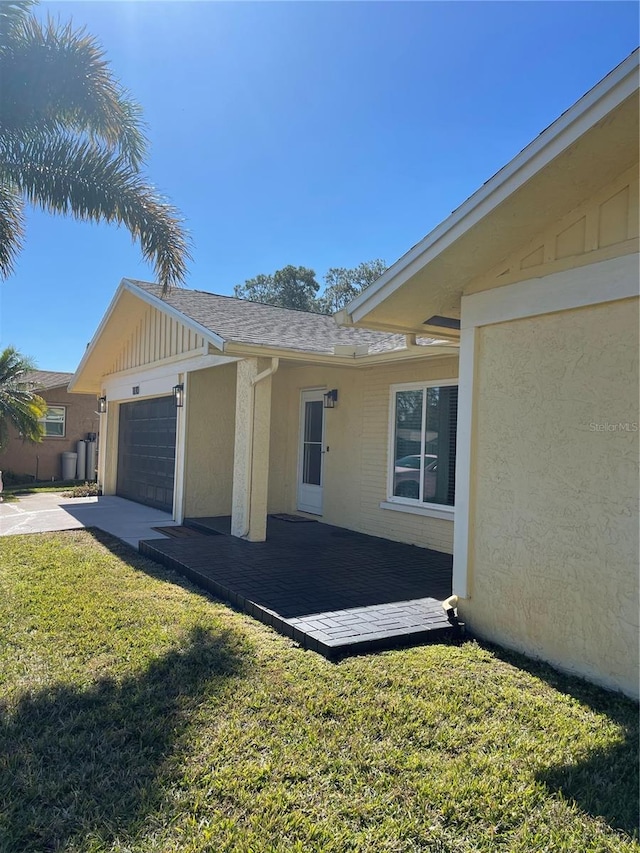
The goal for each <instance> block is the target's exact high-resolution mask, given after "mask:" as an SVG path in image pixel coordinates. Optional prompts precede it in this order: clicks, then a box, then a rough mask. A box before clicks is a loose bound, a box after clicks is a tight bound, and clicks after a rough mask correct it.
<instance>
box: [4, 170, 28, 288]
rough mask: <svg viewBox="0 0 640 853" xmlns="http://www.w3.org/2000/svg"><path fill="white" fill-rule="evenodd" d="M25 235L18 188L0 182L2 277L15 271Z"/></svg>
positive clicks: (22, 210) (6, 276)
mask: <svg viewBox="0 0 640 853" xmlns="http://www.w3.org/2000/svg"><path fill="white" fill-rule="evenodd" d="M23 237H24V203H23V201H22V197H21V196H20V194H19V193H18V192H16V190H15V189H14V188H13V187H11V186H9V185H7V184H3V183H0V277H2V278H8V276H9V275H11V273H12V272H13V265H14V262H15V259H16V256H17V255H18V253H19V252H20V250H21V249H22V239H23Z"/></svg>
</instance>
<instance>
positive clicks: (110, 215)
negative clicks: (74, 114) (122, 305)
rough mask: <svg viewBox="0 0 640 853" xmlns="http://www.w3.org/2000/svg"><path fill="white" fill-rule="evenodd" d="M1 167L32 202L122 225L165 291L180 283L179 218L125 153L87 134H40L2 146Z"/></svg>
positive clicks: (183, 239) (185, 254)
mask: <svg viewBox="0 0 640 853" xmlns="http://www.w3.org/2000/svg"><path fill="white" fill-rule="evenodd" d="M0 169H2V171H3V172H4V173H5V174H6V176H7V178H8V179H9V180H10V181H12V182H13V183H14V184H15V186H16V187H17V188H18V189H19V190H20V191H21V192H22V193H24V195H25V196H26V198H27V200H28V201H29V202H30V203H31V204H34V205H37V206H39V207H42V208H44V209H45V210H48V211H50V212H52V213H62V214H71V215H73V216H75V217H76V218H78V219H84V220H88V221H94V222H97V221H100V220H103V221H106V222H117V223H119V224H122V225H125V226H126V228H127V229H128V230H129V231H130V232H131V235H132V237H133V238H134V239H136V240H139V242H140V245H141V248H142V253H143V256H144V258H145V259H146V260H148V261H150V262H152V263H153V264H154V266H155V270H156V275H157V278H158V281H159V283H160V284H161V285H162V287H163V290H164V291H165V292H166V291H168V290H169V289H170V288H171V287H174V286H179V285H180V284H183V283H184V279H185V276H186V264H187V261H188V260H189V259H190V254H189V240H188V237H187V235H186V232H185V230H184V227H183V221H182V220H181V218H180V217H179V215H178V212H177V211H176V209H175V208H174V207H172V206H171V205H170V204H168V203H167V202H166V201H165V200H164V199H163V198H162V197H161V196H160V195H159V194H158V193H157V192H156V190H155V189H154V188H153V187H152V186H150V185H149V184H147V183H146V182H145V180H144V178H143V176H141V175H140V174H139V173H138V172H137V171H136V170H134V169H132V168H131V166H130V164H129V163H128V162H127V161H126V160H124V159H123V158H121V157H114V156H113V155H112V154H111V153H110V152H109V151H104V150H101V149H99V148H97V147H96V146H95V145H92V144H91V143H90V142H88V141H86V140H84V141H83V140H80V141H79V140H76V139H74V138H72V137H69V136H59V137H56V138H48V139H47V138H45V137H42V136H39V137H36V138H35V139H33V140H31V141H30V142H27V143H18V142H15V140H14V141H13V143H12V144H9V145H7V146H5V148H4V150H0Z"/></svg>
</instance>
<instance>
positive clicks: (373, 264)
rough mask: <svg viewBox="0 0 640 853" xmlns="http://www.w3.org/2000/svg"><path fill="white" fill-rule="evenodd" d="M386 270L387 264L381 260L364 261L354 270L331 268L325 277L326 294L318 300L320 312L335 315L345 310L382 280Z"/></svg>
mask: <svg viewBox="0 0 640 853" xmlns="http://www.w3.org/2000/svg"><path fill="white" fill-rule="evenodd" d="M386 268H387V265H386V263H385V262H384V261H383V260H381V259H380V258H376V260H375V261H363V263H361V264H358V266H357V267H353V269H345V268H344V267H331V269H329V270H327V272H326V275H325V277H324V281H325V290H324V293H323V294H322V296H321V297H320V299H319V300H318V306H319V310H320V312H321V313H322V314H334V313H335V312H336V311H339V310H340V309H341V308H344V306H345V305H347V304H348V303H349V302H351V300H352V299H355V297H356V296H357V295H358V294H359V293H362V291H363V290H364V289H365V288H367V287H369V285H370V284H373V282H374V281H376V279H378V278H380V276H381V275H382V273H383V272H384V271H385V270H386Z"/></svg>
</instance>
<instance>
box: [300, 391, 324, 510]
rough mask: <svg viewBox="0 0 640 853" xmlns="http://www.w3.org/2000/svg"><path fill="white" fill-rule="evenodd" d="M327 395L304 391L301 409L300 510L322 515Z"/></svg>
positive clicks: (319, 392)
mask: <svg viewBox="0 0 640 853" xmlns="http://www.w3.org/2000/svg"><path fill="white" fill-rule="evenodd" d="M323 460H324V393H323V392H322V391H303V392H302V398H301V406H300V450H299V456H298V509H301V510H303V511H304V512H311V513H313V514H314V515H322V465H323Z"/></svg>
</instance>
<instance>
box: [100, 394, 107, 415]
mask: <svg viewBox="0 0 640 853" xmlns="http://www.w3.org/2000/svg"><path fill="white" fill-rule="evenodd" d="M106 411H107V398H106V397H98V414H99V415H104V414H105V413H106Z"/></svg>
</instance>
